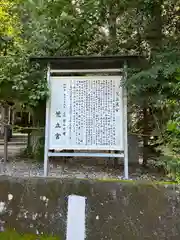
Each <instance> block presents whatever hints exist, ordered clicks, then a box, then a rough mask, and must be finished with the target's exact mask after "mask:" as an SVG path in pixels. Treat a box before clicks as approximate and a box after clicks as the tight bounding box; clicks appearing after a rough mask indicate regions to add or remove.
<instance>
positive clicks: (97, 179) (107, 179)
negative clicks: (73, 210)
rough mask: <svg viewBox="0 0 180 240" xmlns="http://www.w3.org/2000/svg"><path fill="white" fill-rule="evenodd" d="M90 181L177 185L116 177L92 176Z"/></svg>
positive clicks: (168, 182)
mask: <svg viewBox="0 0 180 240" xmlns="http://www.w3.org/2000/svg"><path fill="white" fill-rule="evenodd" d="M77 179H79V180H82V181H83V180H87V181H89V179H88V178H77ZM91 181H94V182H107V183H131V184H136V183H145V184H148V183H149V184H156V185H177V184H178V183H177V182H175V181H156V180H143V179H142V180H140V179H138V180H136V179H134V180H131V179H116V178H94V179H91Z"/></svg>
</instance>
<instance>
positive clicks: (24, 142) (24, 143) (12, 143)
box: [0, 140, 27, 146]
mask: <svg viewBox="0 0 180 240" xmlns="http://www.w3.org/2000/svg"><path fill="white" fill-rule="evenodd" d="M3 145H4V141H1V140H0V146H3ZM8 145H9V146H20V145H27V141H21V142H17V141H16V142H8Z"/></svg>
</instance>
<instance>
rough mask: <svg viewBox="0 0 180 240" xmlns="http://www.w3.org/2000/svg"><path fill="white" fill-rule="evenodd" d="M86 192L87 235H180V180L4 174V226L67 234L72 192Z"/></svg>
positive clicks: (116, 238)
mask: <svg viewBox="0 0 180 240" xmlns="http://www.w3.org/2000/svg"><path fill="white" fill-rule="evenodd" d="M72 194H73V195H79V196H85V197H86V209H85V210H86V211H85V212H86V215H85V216H86V222H85V225H86V239H87V240H100V239H108V240H111V239H112V240H145V239H147V240H165V239H168V240H171V239H172V240H176V239H177V240H179V236H180V191H179V187H178V186H176V187H175V186H162V185H161V186H159V185H153V184H148V183H138V182H137V183H133V182H129V183H123V182H96V181H90V180H75V179H72V180H70V179H69V180H68V179H63V180H62V179H61V180H60V179H54V180H53V179H15V178H7V177H1V178H0V229H1V231H3V230H4V229H6V228H11V229H13V228H15V229H16V230H17V231H19V232H26V233H27V232H32V233H47V234H56V235H59V236H61V237H62V239H66V238H65V233H66V225H67V223H66V221H67V208H68V196H69V195H72Z"/></svg>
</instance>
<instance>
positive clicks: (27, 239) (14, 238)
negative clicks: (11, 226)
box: [0, 230, 60, 240]
mask: <svg viewBox="0 0 180 240" xmlns="http://www.w3.org/2000/svg"><path fill="white" fill-rule="evenodd" d="M0 239H2V240H37V239H38V240H60V238H59V237H53V236H46V235H34V234H19V233H17V232H16V231H13V230H7V231H5V232H1V233H0Z"/></svg>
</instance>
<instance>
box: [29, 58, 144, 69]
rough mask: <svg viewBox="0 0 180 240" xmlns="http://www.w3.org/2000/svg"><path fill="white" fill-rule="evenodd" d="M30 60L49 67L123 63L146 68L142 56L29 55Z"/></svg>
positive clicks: (99, 66)
mask: <svg viewBox="0 0 180 240" xmlns="http://www.w3.org/2000/svg"><path fill="white" fill-rule="evenodd" d="M30 62H37V63H40V64H41V65H47V64H50V67H51V69H111V68H123V66H124V63H126V64H127V65H128V67H131V68H146V67H147V66H148V62H147V60H146V59H145V58H144V57H142V56H67V57H36V56H35V57H30Z"/></svg>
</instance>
